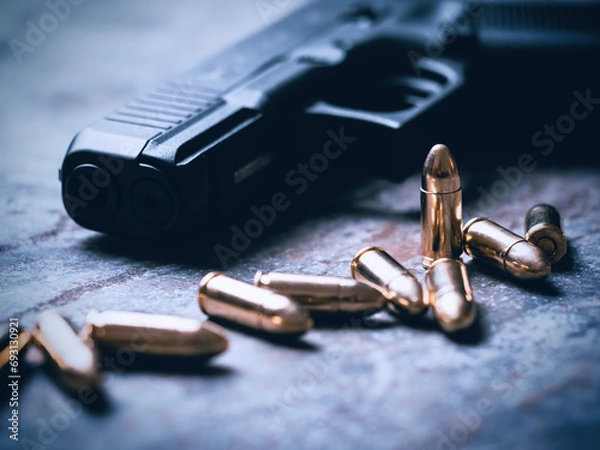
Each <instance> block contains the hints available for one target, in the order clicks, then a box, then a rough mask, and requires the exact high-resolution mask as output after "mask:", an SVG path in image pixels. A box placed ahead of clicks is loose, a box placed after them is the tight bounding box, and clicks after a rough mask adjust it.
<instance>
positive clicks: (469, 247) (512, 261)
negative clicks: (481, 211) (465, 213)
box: [463, 217, 550, 280]
mask: <svg viewBox="0 0 600 450" xmlns="http://www.w3.org/2000/svg"><path fill="white" fill-rule="evenodd" d="M463 239H464V246H465V252H466V253H467V254H468V255H469V256H471V257H473V258H480V259H482V260H484V261H488V262H489V263H490V264H492V265H494V266H496V267H498V268H499V269H500V270H502V271H503V272H505V273H507V274H509V275H512V276H513V277H515V278H517V279H519V280H534V279H539V278H544V277H547V276H548V275H550V262H549V261H548V258H547V257H546V254H545V253H544V251H543V250H542V249H540V248H539V247H536V246H535V245H533V244H531V243H530V242H528V241H526V240H525V239H524V238H522V237H521V236H519V235H517V234H515V233H513V232H512V231H510V230H507V229H506V228H504V227H503V226H501V225H498V224H497V223H495V222H492V221H491V220H489V219H486V218H481V217H476V218H474V219H471V220H470V221H469V222H468V223H467V224H466V225H465V227H464V230H463Z"/></svg>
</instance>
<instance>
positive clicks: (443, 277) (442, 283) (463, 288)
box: [425, 258, 476, 333]
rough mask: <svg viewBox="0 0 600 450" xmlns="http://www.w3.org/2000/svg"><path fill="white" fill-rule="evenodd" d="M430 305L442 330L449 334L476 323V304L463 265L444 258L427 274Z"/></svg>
mask: <svg viewBox="0 0 600 450" xmlns="http://www.w3.org/2000/svg"><path fill="white" fill-rule="evenodd" d="M425 283H426V284H427V290H428V292H429V304H430V305H431V308H432V309H433V315H434V316H435V318H436V319H437V320H438V322H439V324H440V326H441V327H442V329H443V330H444V331H446V332H448V333H453V332H455V331H458V330H462V329H464V328H467V327H469V326H470V325H471V324H472V323H473V321H474V320H475V310H476V307H475V302H474V301H473V292H472V290H471V283H470V282H469V276H468V274H467V268H466V266H465V265H464V263H463V262H462V261H460V260H458V259H451V258H441V259H437V260H435V261H434V262H433V264H432V265H431V267H429V269H428V270H427V273H426V274H425Z"/></svg>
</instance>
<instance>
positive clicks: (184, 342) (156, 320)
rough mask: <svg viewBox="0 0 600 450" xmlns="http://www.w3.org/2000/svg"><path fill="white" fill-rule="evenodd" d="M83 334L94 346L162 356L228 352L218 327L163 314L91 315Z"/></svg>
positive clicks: (111, 313) (110, 313)
mask: <svg viewBox="0 0 600 450" xmlns="http://www.w3.org/2000/svg"><path fill="white" fill-rule="evenodd" d="M84 330H85V333H86V334H87V336H89V337H90V338H91V339H93V340H94V341H95V342H98V343H102V344H105V345H109V346H113V347H119V348H123V347H127V348H130V349H131V350H133V351H134V352H137V353H143V354H151V355H165V356H213V355H216V354H218V353H221V352H223V351H224V350H225V349H226V348H227V344H228V342H227V338H226V337H225V335H224V333H223V331H222V330H221V328H220V327H218V326H217V325H215V324H212V323H210V322H206V321H205V322H201V321H199V320H195V319H191V318H187V317H178V316H171V315H165V314H148V313H141V312H126V311H102V312H100V311H96V310H93V311H90V312H89V313H88V315H87V317H86V324H85V327H84Z"/></svg>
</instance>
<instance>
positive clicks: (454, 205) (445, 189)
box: [421, 144, 462, 268]
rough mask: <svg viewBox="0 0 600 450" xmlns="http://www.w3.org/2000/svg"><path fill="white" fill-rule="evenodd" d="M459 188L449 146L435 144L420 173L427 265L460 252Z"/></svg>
mask: <svg viewBox="0 0 600 450" xmlns="http://www.w3.org/2000/svg"><path fill="white" fill-rule="evenodd" d="M461 227H462V190H461V185H460V176H459V173H458V169H457V168H456V163H455V161H454V158H453V157H452V154H451V153H450V150H449V149H448V147H446V146H445V145H442V144H437V145H434V146H433V147H432V149H431V150H430V151H429V154H428V155H427V158H426V159H425V164H424V165H423V172H422V176H421V253H422V255H423V259H422V263H423V266H424V267H425V268H427V267H429V266H430V265H431V263H433V261H434V260H436V259H439V258H459V257H460V255H461V254H462V230H461Z"/></svg>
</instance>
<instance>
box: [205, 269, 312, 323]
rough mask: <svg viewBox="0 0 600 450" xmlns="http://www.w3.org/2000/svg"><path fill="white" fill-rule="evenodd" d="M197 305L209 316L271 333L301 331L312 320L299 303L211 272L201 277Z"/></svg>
mask: <svg viewBox="0 0 600 450" xmlns="http://www.w3.org/2000/svg"><path fill="white" fill-rule="evenodd" d="M198 305H199V306H200V309H201V310H202V312H203V313H205V314H207V315H208V316H209V317H218V318H222V319H226V320H229V321H231V322H235V323H238V324H240V325H244V326H247V327H249V328H253V329H255V330H259V331H264V332H267V333H274V334H301V333H305V332H306V331H308V330H309V329H310V328H312V325H313V321H312V319H311V318H310V317H309V316H308V313H307V311H305V310H304V309H303V308H302V307H301V306H300V305H299V304H297V303H295V302H294V301H293V300H292V299H290V298H289V297H286V296H284V295H281V294H277V293H275V292H273V291H270V290H269V289H265V288H261V287H258V286H253V285H251V284H248V283H244V282H243V281H239V280H236V279H234V278H231V277H228V276H225V275H223V274H222V273H219V272H211V273H209V274H207V275H206V276H204V278H202V280H201V281H200V289H199V292H198Z"/></svg>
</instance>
